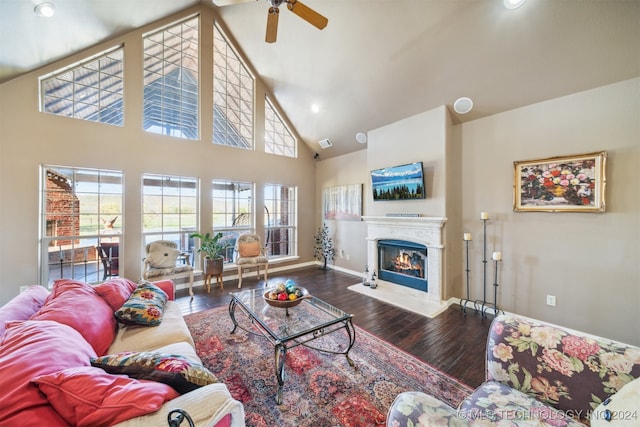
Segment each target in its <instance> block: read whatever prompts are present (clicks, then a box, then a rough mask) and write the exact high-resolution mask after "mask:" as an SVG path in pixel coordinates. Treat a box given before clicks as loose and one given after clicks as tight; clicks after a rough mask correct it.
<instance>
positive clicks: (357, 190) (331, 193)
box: [322, 184, 362, 221]
mask: <svg viewBox="0 0 640 427" xmlns="http://www.w3.org/2000/svg"><path fill="white" fill-rule="evenodd" d="M322 205H323V213H324V219H338V220H351V221H360V220H361V219H362V218H361V217H362V184H350V185H341V186H338V187H330V188H325V189H324V190H323V192H322Z"/></svg>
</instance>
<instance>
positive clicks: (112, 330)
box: [31, 279, 118, 355]
mask: <svg viewBox="0 0 640 427" xmlns="http://www.w3.org/2000/svg"><path fill="white" fill-rule="evenodd" d="M31 320H54V321H56V322H59V323H64V324H65V325H69V326H71V327H72V328H73V329H75V330H76V331H78V332H80V334H81V335H82V336H83V337H84V339H86V340H87V342H88V343H89V344H91V346H92V347H93V349H94V350H95V351H96V353H97V354H100V355H102V354H105V353H106V352H107V350H108V349H109V346H110V345H111V343H112V342H113V340H114V339H115V337H116V327H117V326H118V325H117V322H116V319H115V318H114V317H113V309H112V308H111V307H110V306H109V304H107V302H106V301H105V300H104V299H102V298H101V297H100V295H98V293H97V292H96V290H95V289H93V286H91V285H89V284H88V283H84V282H80V281H78V280H72V279H61V280H56V282H55V283H54V284H53V288H52V290H51V294H50V295H49V296H48V297H47V300H46V302H45V304H44V306H42V308H41V309H40V311H38V312H37V313H36V314H34V315H33V316H31Z"/></svg>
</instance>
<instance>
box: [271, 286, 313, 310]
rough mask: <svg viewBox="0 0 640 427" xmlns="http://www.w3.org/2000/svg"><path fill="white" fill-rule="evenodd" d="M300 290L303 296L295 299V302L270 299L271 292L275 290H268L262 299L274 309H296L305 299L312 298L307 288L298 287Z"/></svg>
mask: <svg viewBox="0 0 640 427" xmlns="http://www.w3.org/2000/svg"><path fill="white" fill-rule="evenodd" d="M298 289H300V292H302V296H300V297H298V298H296V299H294V300H284V301H282V300H277V299H271V298H269V292H272V291H273V289H269V290H267V291H266V292H265V293H264V294H263V295H262V297H263V298H264V301H265V302H266V303H267V304H269V305H270V306H272V307H280V308H289V307H295V306H296V305H298V304H300V303H301V302H302V300H303V299H305V298H308V297H310V295H309V291H307V290H306V289H305V288H303V287H301V286H298Z"/></svg>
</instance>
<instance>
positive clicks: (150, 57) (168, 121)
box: [143, 17, 200, 139]
mask: <svg viewBox="0 0 640 427" xmlns="http://www.w3.org/2000/svg"><path fill="white" fill-rule="evenodd" d="M199 19H200V18H199V17H195V18H191V19H189V20H187V21H184V22H181V23H179V24H176V25H172V26H170V27H168V28H164V29H162V30H160V31H156V32H154V33H151V34H148V35H146V36H145V37H144V121H143V124H144V129H145V130H146V131H149V132H155V133H160V134H163V135H171V136H177V137H181V138H188V139H197V138H198V22H199Z"/></svg>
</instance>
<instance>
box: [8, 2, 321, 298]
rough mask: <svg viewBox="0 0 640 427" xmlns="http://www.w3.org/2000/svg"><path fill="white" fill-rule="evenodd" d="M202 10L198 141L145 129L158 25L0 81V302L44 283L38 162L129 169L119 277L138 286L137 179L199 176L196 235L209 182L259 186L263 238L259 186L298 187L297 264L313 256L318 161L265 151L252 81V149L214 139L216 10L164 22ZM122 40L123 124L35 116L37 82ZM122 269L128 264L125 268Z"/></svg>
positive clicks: (206, 222)
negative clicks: (145, 97) (145, 69)
mask: <svg viewBox="0 0 640 427" xmlns="http://www.w3.org/2000/svg"><path fill="white" fill-rule="evenodd" d="M197 11H202V20H201V39H202V40H203V48H202V58H201V62H200V65H201V75H200V81H201V89H202V90H201V93H202V96H201V98H200V108H201V138H200V139H199V140H195V141H192V140H183V139H180V138H173V137H167V136H162V135H157V134H151V133H148V132H145V131H143V130H142V93H143V86H142V79H141V76H142V75H143V73H142V38H141V35H142V34H143V33H144V32H146V31H149V30H150V29H151V28H153V26H148V27H145V28H141V29H138V30H136V31H133V32H131V33H129V34H126V35H124V36H122V37H121V38H119V39H116V40H113V41H112V42H110V43H105V44H102V45H99V46H96V47H94V48H91V49H89V50H88V51H86V52H83V53H82V54H78V55H75V56H73V57H71V58H67V59H66V60H63V61H59V62H58V63H55V64H51V65H49V66H47V67H45V68H43V69H41V70H38V71H36V72H32V73H29V74H26V75H24V76H22V77H19V78H17V79H14V80H11V81H9V82H6V83H3V84H2V85H0V200H1V202H0V233H1V236H2V238H1V239H0V304H2V303H4V302H6V301H8V300H9V299H10V298H12V297H13V296H15V295H17V294H18V292H19V288H20V286H23V285H31V284H36V283H37V282H38V226H39V217H38V214H39V207H38V204H39V194H38V189H39V181H38V173H39V166H40V165H41V164H52V165H62V166H74V167H88V168H102V169H114V170H122V171H124V173H125V190H124V191H125V201H124V210H125V220H124V221H125V222H124V224H123V226H124V231H125V238H124V242H123V252H121V256H122V257H123V258H124V263H122V262H121V264H120V265H121V270H120V272H121V274H123V275H124V276H125V277H127V278H130V279H132V280H138V278H139V277H140V276H141V269H142V263H141V259H142V255H143V247H142V235H141V221H142V218H141V213H140V209H141V182H140V181H141V180H140V177H141V174H142V173H158V174H167V175H179V176H189V177H198V178H200V180H201V195H202V199H201V212H200V213H201V219H200V229H202V230H208V229H210V228H211V203H210V201H209V200H210V199H209V195H210V194H211V189H210V185H211V184H210V183H211V180H212V179H229V180H243V181H252V182H255V183H256V193H255V195H256V206H257V208H256V212H257V215H256V216H257V221H256V222H257V224H256V225H257V229H258V232H262V226H263V221H262V215H261V214H262V209H261V208H260V207H261V206H262V198H263V193H262V191H261V189H262V188H263V185H264V184H266V183H271V184H286V185H297V186H298V202H299V203H298V206H299V221H298V230H299V233H298V244H299V255H300V260H299V261H300V262H308V261H312V260H313V232H314V228H315V212H316V206H315V187H314V185H315V165H314V160H313V155H312V153H311V152H310V150H309V148H308V147H307V146H306V145H305V144H303V143H302V142H300V143H299V145H298V149H299V156H298V158H297V159H291V158H284V157H281V156H275V155H269V154H265V153H264V137H263V136H264V124H263V123H264V114H263V112H264V104H263V102H264V101H263V100H264V94H265V88H264V85H263V84H262V82H260V81H258V82H257V84H256V99H257V102H256V106H255V111H256V118H255V121H256V130H255V143H256V150H255V151H249V150H241V149H234V148H230V147H224V146H217V145H214V144H213V143H212V142H211V140H212V130H211V129H212V117H213V116H212V107H211V105H212V104H213V99H212V81H211V75H212V52H213V49H212V48H211V40H212V31H213V30H212V27H211V26H210V25H209V26H207V25H206V24H205V23H207V22H209V23H210V22H213V16H212V11H211V9H210V8H194V9H192V10H189V11H185V12H184V13H181V14H179V15H176V16H173V17H171V18H168V19H165V20H163V21H162V22H160V23H159V24H168V23H170V22H172V21H174V20H177V19H179V18H181V17H182V16H188V15H189V14H191V13H193V12H197ZM120 43H124V44H125V68H124V69H125V125H124V126H123V127H116V126H109V125H103V124H97V123H92V122H87V121H82V120H77V119H71V118H65V117H60V116H55V115H51V114H45V113H40V112H39V111H38V77H39V76H41V75H43V74H45V73H48V72H51V71H54V70H56V69H58V68H60V67H62V66H65V65H68V64H69V63H73V62H75V61H78V60H81V59H84V58H85V57H86V56H88V55H90V54H94V53H97V52H100V51H101V50H103V49H106V48H108V47H112V46H116V45H118V44H120ZM123 264H124V268H122V265H123Z"/></svg>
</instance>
